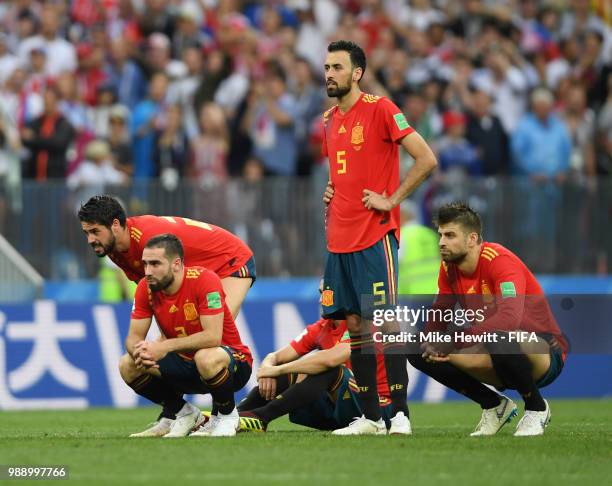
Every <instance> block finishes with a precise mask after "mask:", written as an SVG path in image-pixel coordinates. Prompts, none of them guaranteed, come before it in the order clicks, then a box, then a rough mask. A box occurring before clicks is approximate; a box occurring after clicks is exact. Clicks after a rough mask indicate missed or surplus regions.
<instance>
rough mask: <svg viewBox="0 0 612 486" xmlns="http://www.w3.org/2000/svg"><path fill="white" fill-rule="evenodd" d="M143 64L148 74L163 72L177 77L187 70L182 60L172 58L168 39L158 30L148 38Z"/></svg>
mask: <svg viewBox="0 0 612 486" xmlns="http://www.w3.org/2000/svg"><path fill="white" fill-rule="evenodd" d="M145 66H146V69H147V70H148V72H149V73H150V74H153V73H156V72H164V73H166V75H168V77H169V78H172V77H179V76H180V75H181V74H183V73H186V72H187V68H186V66H185V64H183V62H182V61H180V60H178V59H172V56H171V52H170V39H168V37H167V36H165V35H164V34H161V33H159V32H155V33H153V34H151V36H150V37H149V39H148V43H147V52H146V60H145Z"/></svg>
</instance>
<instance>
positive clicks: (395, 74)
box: [377, 49, 409, 106]
mask: <svg viewBox="0 0 612 486" xmlns="http://www.w3.org/2000/svg"><path fill="white" fill-rule="evenodd" d="M387 56H388V62H386V63H385V64H384V67H383V69H382V70H381V71H380V72H379V73H377V74H378V79H379V80H380V81H381V82H382V83H383V84H384V85H385V86H386V87H387V90H388V91H389V96H390V98H391V100H392V101H393V102H394V103H395V104H396V105H397V106H402V105H403V104H404V100H405V98H406V95H407V94H408V90H409V89H408V84H407V82H406V73H407V72H408V63H409V61H408V55H407V54H406V52H405V51H404V50H403V49H395V50H394V51H393V52H391V53H388V54H387ZM387 56H386V57H387Z"/></svg>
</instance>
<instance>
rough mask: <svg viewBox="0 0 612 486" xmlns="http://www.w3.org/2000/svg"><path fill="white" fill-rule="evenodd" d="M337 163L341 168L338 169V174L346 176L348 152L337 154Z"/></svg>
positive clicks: (342, 151)
mask: <svg viewBox="0 0 612 486" xmlns="http://www.w3.org/2000/svg"><path fill="white" fill-rule="evenodd" d="M336 162H337V164H338V165H339V166H340V167H338V174H346V150H338V151H337V152H336Z"/></svg>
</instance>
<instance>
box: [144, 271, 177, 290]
mask: <svg viewBox="0 0 612 486" xmlns="http://www.w3.org/2000/svg"><path fill="white" fill-rule="evenodd" d="M173 283H174V275H173V274H172V273H170V274H168V275H166V276H165V277H164V278H162V279H161V280H159V281H158V282H156V283H153V284H151V283H148V282H147V284H148V285H149V288H150V289H151V290H152V291H153V292H159V291H161V290H166V289H167V288H168V287H170V285H172V284H173Z"/></svg>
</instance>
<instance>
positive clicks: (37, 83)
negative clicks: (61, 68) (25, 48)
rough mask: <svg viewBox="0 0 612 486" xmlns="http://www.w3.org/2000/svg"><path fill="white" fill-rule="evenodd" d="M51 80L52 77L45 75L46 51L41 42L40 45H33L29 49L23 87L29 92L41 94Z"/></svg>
mask: <svg viewBox="0 0 612 486" xmlns="http://www.w3.org/2000/svg"><path fill="white" fill-rule="evenodd" d="M51 81H52V79H51V78H50V77H49V76H48V75H47V51H46V50H45V47H44V45H42V42H41V45H39V46H33V47H32V50H30V60H29V63H28V80H27V82H26V85H25V89H26V91H28V92H30V93H38V94H42V93H43V91H44V90H45V89H46V87H47V84H48V83H49V82H51Z"/></svg>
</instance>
